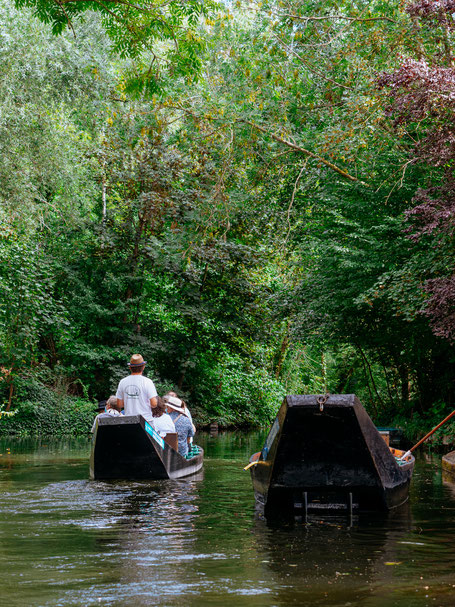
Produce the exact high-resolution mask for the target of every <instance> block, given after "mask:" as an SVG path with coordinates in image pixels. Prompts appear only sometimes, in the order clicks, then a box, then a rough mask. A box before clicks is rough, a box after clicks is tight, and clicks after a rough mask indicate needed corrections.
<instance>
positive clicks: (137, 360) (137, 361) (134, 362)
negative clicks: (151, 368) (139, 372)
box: [128, 354, 147, 367]
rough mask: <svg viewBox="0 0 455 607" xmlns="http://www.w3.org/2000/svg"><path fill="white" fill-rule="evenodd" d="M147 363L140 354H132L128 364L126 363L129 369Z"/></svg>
mask: <svg viewBox="0 0 455 607" xmlns="http://www.w3.org/2000/svg"><path fill="white" fill-rule="evenodd" d="M146 364H147V361H146V360H144V359H143V358H142V356H141V355H140V354H133V356H132V357H131V360H130V362H129V363H128V366H129V367H142V365H146Z"/></svg>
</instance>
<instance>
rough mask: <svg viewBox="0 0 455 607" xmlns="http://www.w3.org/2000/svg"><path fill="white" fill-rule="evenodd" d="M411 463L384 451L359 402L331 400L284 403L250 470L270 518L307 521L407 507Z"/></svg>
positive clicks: (348, 398) (387, 449)
mask: <svg viewBox="0 0 455 607" xmlns="http://www.w3.org/2000/svg"><path fill="white" fill-rule="evenodd" d="M403 456H404V459H403V460H401V459H400V458H401V457H403ZM414 462H415V460H414V456H413V455H412V454H405V452H404V451H401V450H399V449H393V448H390V447H389V446H388V445H387V444H386V442H385V441H384V439H383V438H382V437H381V435H380V434H379V432H378V430H377V429H376V427H375V425H374V424H373V422H372V421H371V419H370V417H369V416H368V414H367V412H366V411H365V409H364V408H363V407H362V405H361V403H360V401H359V399H358V398H357V397H356V396H355V395H354V394H346V395H332V394H331V395H325V396H317V395H313V396H287V397H286V398H285V399H284V401H283V404H282V406H281V408H280V410H279V412H278V415H277V417H276V419H275V421H274V423H273V425H272V427H271V430H270V432H269V434H268V437H267V439H266V441H265V444H264V447H263V449H262V451H260V452H258V453H255V454H254V455H252V457H251V458H250V463H249V465H248V466H247V467H246V468H249V469H250V472H251V478H252V481H253V487H254V492H255V498H256V502H257V505H258V507H259V509H260V510H261V511H263V513H264V514H265V516H266V517H268V516H271V517H273V516H276V515H280V516H281V515H284V514H285V513H294V514H297V515H298V514H300V515H303V516H306V515H307V513H308V512H311V511H316V512H319V513H322V512H326V513H328V512H333V511H335V512H336V511H338V512H339V511H343V510H344V511H347V512H349V513H350V514H352V513H353V512H357V511H375V510H376V511H381V510H383V511H387V510H390V509H392V508H396V507H397V506H400V505H401V504H403V503H404V502H406V500H407V499H408V491H409V483H410V480H411V476H412V472H413V469H414Z"/></svg>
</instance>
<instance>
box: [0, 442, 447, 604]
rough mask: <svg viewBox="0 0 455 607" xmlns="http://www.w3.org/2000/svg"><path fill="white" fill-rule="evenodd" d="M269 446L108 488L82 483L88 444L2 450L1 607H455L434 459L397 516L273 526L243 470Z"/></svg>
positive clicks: (248, 446) (214, 448)
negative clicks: (261, 513)
mask: <svg viewBox="0 0 455 607" xmlns="http://www.w3.org/2000/svg"><path fill="white" fill-rule="evenodd" d="M262 441H263V435H261V434H258V433H255V434H249V435H247V434H242V433H225V434H221V435H219V436H218V437H216V438H212V437H208V436H203V437H199V439H198V442H199V444H202V446H203V447H204V448H205V449H206V460H205V466H204V475H203V478H202V479H200V480H197V481H185V480H181V481H160V482H131V481H128V482H114V483H111V482H109V483H108V482H98V481H90V480H89V479H88V457H89V451H90V443H89V440H88V439H87V440H85V439H81V440H72V441H66V442H62V441H60V442H51V441H38V442H32V441H18V440H13V439H11V440H2V441H0V491H1V501H0V565H1V571H2V576H1V590H0V605H2V606H3V605H5V606H11V607H16V606H21V607H23V606H38V605H39V606H60V605H61V606H69V605H74V606H85V605H119V606H124V605H125V606H126V605H128V606H129V605H131V606H143V605H144V606H145V605H159V606H165V607H174V606H175V607H180V606H191V607H193V606H194V607H196V606H200V605H202V606H212V605H213V606H222V605H233V606H234V605H235V606H238V607H243V606H245V607H257V606H277V607H278V606H291V605H296V606H309V607H310V606H319V605H321V606H333V607H335V606H337V607H338V606H339V607H349V606H352V607H358V606H368V607H424V606H435V607H453V606H454V605H455V485H450V484H447V483H445V482H444V481H443V480H442V477H441V470H440V458H439V457H433V458H432V457H428V456H425V457H424V456H422V457H421V458H420V459H419V461H418V462H417V467H416V471H415V474H414V478H413V483H412V490H411V499H410V504H409V507H408V508H404V509H403V510H402V511H401V512H400V513H397V514H396V515H393V516H390V517H387V518H380V517H375V518H366V519H354V520H353V522H352V524H350V523H349V521H348V520H345V519H344V518H343V517H341V518H339V519H327V520H324V521H323V520H318V519H312V520H311V521H310V523H309V524H307V525H304V524H301V523H297V524H286V525H277V524H274V525H267V524H266V522H265V521H263V520H261V519H260V518H258V516H257V515H256V514H255V510H254V499H253V492H252V487H251V481H250V476H249V473H248V472H244V471H243V469H242V468H243V466H244V465H245V464H246V463H247V461H248V458H249V455H250V454H251V453H252V452H254V451H256V450H258V448H260V446H261V444H262Z"/></svg>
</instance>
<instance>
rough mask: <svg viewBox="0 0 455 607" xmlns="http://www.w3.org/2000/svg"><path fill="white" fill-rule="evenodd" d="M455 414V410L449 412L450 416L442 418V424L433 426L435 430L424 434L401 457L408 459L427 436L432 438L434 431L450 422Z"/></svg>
mask: <svg viewBox="0 0 455 607" xmlns="http://www.w3.org/2000/svg"><path fill="white" fill-rule="evenodd" d="M454 415H455V411H452V413H449V415H448V416H447V417H446V418H445V419H443V420H442V422H441V423H440V424H438V425H437V426H436V427H435V428H433V430H430V432H428V434H425V436H424V437H423V438H421V439H420V440H419V442H418V443H416V444H415V445H414V446H413V447H411V448H410V449H409V451H406V453H405V454H404V455H402V456H401V458H400V459H406V458H407V457H408V455H411V453H412V452H413V451H414V449H417V447H420V445H421V444H422V443H424V442H425V441H426V440H427V438H430V436H431V435H432V434H434V433H435V432H436V430H439V428H440V427H441V426H443V425H444V424H445V423H446V422H448V421H449V419H450V418H451V417H453V416H454Z"/></svg>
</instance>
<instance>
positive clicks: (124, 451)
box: [90, 415, 204, 480]
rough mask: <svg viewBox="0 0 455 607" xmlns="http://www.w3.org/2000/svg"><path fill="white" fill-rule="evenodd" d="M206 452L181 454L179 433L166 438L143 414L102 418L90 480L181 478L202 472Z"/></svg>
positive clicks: (92, 457) (92, 452) (197, 450)
mask: <svg viewBox="0 0 455 607" xmlns="http://www.w3.org/2000/svg"><path fill="white" fill-rule="evenodd" d="M203 461H204V451H203V450H202V449H201V448H200V447H196V446H194V447H192V449H191V451H190V453H189V454H188V456H187V457H183V456H182V455H180V453H179V452H178V435H177V433H168V434H167V435H166V436H165V437H164V438H162V437H161V436H160V435H159V434H158V432H156V431H155V430H154V428H152V426H151V425H150V424H149V422H148V421H146V420H145V419H144V418H143V417H142V415H131V416H116V417H101V418H99V419H98V420H97V422H96V427H95V431H94V433H93V442H92V450H91V455H90V478H91V479H94V480H95V479H96V480H113V479H150V480H160V479H178V478H186V477H189V476H192V475H193V474H196V473H198V472H199V471H200V470H201V469H202V465H203Z"/></svg>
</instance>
